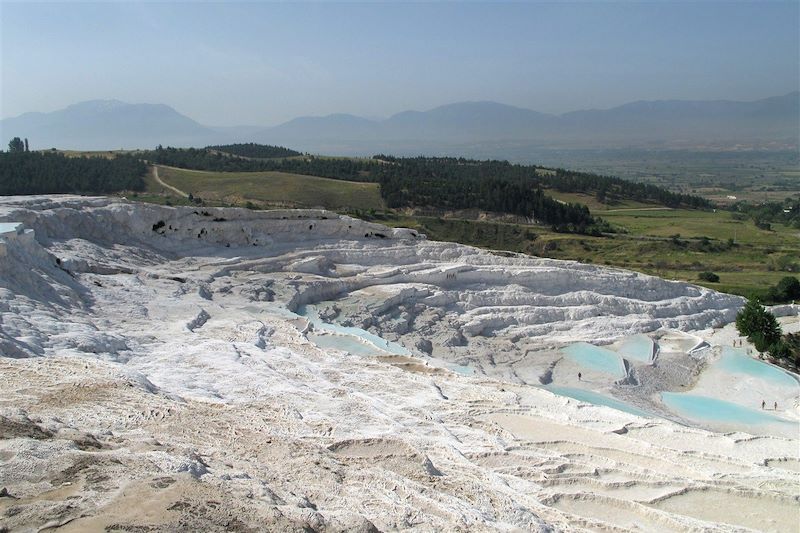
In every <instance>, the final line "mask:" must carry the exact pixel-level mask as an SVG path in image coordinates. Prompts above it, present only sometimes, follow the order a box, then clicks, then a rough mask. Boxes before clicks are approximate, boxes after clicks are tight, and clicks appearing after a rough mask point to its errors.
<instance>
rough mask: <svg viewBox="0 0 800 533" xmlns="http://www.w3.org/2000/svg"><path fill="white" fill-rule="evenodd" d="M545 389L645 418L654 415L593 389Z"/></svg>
mask: <svg viewBox="0 0 800 533" xmlns="http://www.w3.org/2000/svg"><path fill="white" fill-rule="evenodd" d="M545 389H547V390H549V391H550V392H552V393H555V394H558V395H560V396H569V397H570V398H574V399H576V400H580V401H582V402H586V403H591V404H594V405H604V406H606V407H611V408H612V409H616V410H617V411H624V412H626V413H630V414H632V415H637V416H643V417H647V418H653V417H654V415H653V414H652V413H648V412H647V411H643V410H642V409H639V408H638V407H634V406H633V405H630V404H627V403H625V402H623V401H620V400H617V399H616V398H612V397H610V396H605V395H603V394H598V393H596V392H594V391H590V390H586V389H575V388H573V387H558V386H547V387H545Z"/></svg>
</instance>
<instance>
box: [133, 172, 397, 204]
mask: <svg viewBox="0 0 800 533" xmlns="http://www.w3.org/2000/svg"><path fill="white" fill-rule="evenodd" d="M158 168H159V175H160V177H161V179H162V180H163V181H164V182H166V183H168V184H169V185H172V186H173V187H176V188H178V189H180V190H181V191H184V192H186V193H190V194H192V195H193V196H194V197H196V198H202V199H203V200H206V201H209V202H222V203H225V204H230V205H241V204H245V203H247V202H251V203H253V204H255V205H257V206H263V207H276V206H280V207H309V208H313V207H322V208H326V209H333V210H340V211H354V210H364V211H366V210H370V209H375V210H379V209H383V208H384V207H385V206H384V203H383V200H382V199H381V195H380V190H379V188H378V184H377V183H360V182H353V181H341V180H332V179H326V178H318V177H314V176H303V175H299V174H287V173H284V172H205V171H200V170H183V169H176V168H170V167H162V166H159V167H158ZM148 190H149V191H150V192H162V190H161V187H160V186H159V185H158V184H155V183H153V182H152V181H148Z"/></svg>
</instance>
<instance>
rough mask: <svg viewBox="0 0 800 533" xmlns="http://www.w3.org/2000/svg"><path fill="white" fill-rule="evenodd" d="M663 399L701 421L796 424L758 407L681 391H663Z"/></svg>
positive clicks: (685, 414) (667, 404)
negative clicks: (744, 405)
mask: <svg viewBox="0 0 800 533" xmlns="http://www.w3.org/2000/svg"><path fill="white" fill-rule="evenodd" d="M661 400H662V401H663V402H664V404H665V405H666V406H667V407H668V408H669V409H671V410H672V411H674V412H675V413H677V414H679V415H681V416H683V417H685V418H688V419H690V420H696V421H701V422H715V423H723V424H742V425H760V424H782V425H783V424H794V422H791V421H789V420H786V419H784V418H780V417H777V416H775V415H772V414H769V413H767V412H765V411H762V410H760V409H758V408H755V407H754V408H749V407H743V406H741V405H738V404H735V403H731V402H726V401H725V400H718V399H717V398H710V397H708V396H700V395H696V394H687V393H680V392H662V393H661Z"/></svg>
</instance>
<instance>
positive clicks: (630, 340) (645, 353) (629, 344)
mask: <svg viewBox="0 0 800 533" xmlns="http://www.w3.org/2000/svg"><path fill="white" fill-rule="evenodd" d="M655 351H656V345H655V343H654V342H653V339H651V338H650V337H648V336H647V335H633V336H631V337H626V338H625V339H624V340H623V341H622V344H620V346H619V349H618V350H617V352H618V353H619V354H620V355H621V356H622V357H624V358H626V359H632V360H634V361H641V362H642V363H651V362H652V361H653V355H654V354H655Z"/></svg>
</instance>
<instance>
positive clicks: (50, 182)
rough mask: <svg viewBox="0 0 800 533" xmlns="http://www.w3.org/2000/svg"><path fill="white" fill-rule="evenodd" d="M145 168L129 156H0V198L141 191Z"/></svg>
mask: <svg viewBox="0 0 800 533" xmlns="http://www.w3.org/2000/svg"><path fill="white" fill-rule="evenodd" d="M146 172H147V167H146V166H145V164H144V163H143V162H142V161H141V160H140V159H139V158H138V157H133V156H130V155H118V156H116V157H114V158H111V159H107V158H104V157H67V156H65V155H63V154H60V153H57V152H44V153H42V152H24V151H20V152H3V153H0V195H12V194H52V193H85V194H105V193H111V192H117V191H123V190H134V191H141V190H143V189H144V180H143V177H144V175H145V173H146Z"/></svg>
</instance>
